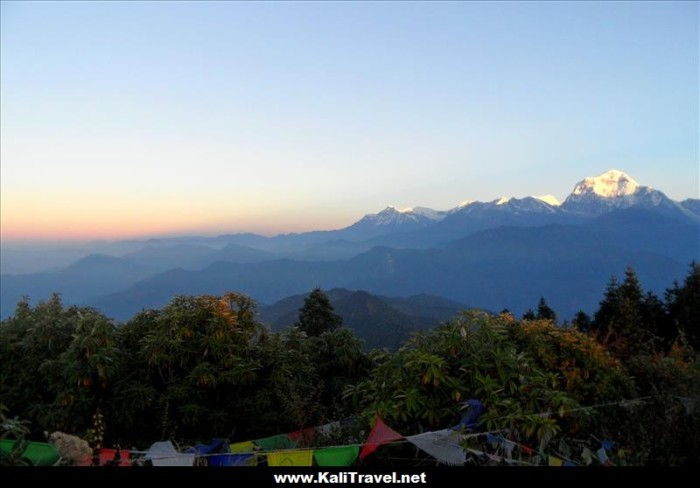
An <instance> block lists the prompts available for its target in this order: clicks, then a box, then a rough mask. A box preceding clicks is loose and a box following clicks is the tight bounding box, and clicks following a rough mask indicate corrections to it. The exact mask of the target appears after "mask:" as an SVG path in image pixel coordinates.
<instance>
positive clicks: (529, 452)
mask: <svg viewBox="0 0 700 488" xmlns="http://www.w3.org/2000/svg"><path fill="white" fill-rule="evenodd" d="M520 449H522V450H523V452H524V453H525V454H527V455H528V456H532V448H529V447H527V446H523V445H521V446H520Z"/></svg>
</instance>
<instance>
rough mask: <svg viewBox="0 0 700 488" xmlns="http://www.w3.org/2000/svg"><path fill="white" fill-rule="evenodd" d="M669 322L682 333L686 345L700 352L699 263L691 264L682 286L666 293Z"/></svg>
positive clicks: (675, 286) (677, 286)
mask: <svg viewBox="0 0 700 488" xmlns="http://www.w3.org/2000/svg"><path fill="white" fill-rule="evenodd" d="M666 303H667V305H666V306H667V308H668V312H669V322H670V326H672V327H673V328H674V329H676V330H677V331H679V332H681V333H683V335H684V336H685V338H686V340H687V341H688V344H690V346H692V347H693V349H695V351H696V352H697V351H700V263H696V262H693V263H692V264H691V265H690V272H689V273H688V276H686V278H685V281H684V282H683V286H679V285H678V283H676V284H675V285H674V287H673V288H672V289H670V290H667V291H666Z"/></svg>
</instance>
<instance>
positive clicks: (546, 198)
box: [532, 195, 561, 207]
mask: <svg viewBox="0 0 700 488" xmlns="http://www.w3.org/2000/svg"><path fill="white" fill-rule="evenodd" d="M532 198H536V199H537V200H540V201H541V202H544V203H546V204H548V205H551V206H552V207H558V206H559V205H561V203H560V202H559V200H557V197H555V196H554V195H539V196H535V197H532Z"/></svg>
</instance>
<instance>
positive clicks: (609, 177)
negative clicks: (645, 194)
mask: <svg viewBox="0 0 700 488" xmlns="http://www.w3.org/2000/svg"><path fill="white" fill-rule="evenodd" d="M639 188H640V185H639V183H637V182H636V181H635V180H634V179H632V178H631V177H630V176H628V175H627V174H625V173H623V172H622V171H620V170H617V169H611V170H609V171H606V172H605V173H603V174H601V175H598V176H592V177H589V178H586V179H585V180H583V181H580V182H579V183H578V184H577V185H576V186H575V187H574V191H573V192H572V195H586V194H595V195H598V196H601V197H604V198H616V197H623V196H628V195H632V194H634V193H635V192H636V191H637V189H639Z"/></svg>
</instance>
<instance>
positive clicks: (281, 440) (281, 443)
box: [253, 434, 297, 451]
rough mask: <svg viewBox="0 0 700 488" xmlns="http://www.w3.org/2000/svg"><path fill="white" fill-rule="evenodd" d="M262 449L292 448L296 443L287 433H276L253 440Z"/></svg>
mask: <svg viewBox="0 0 700 488" xmlns="http://www.w3.org/2000/svg"><path fill="white" fill-rule="evenodd" d="M253 442H254V443H255V444H256V445H258V446H260V448H261V449H263V450H264V451H277V450H279V449H293V448H295V447H296V446H297V445H296V443H295V442H294V441H293V440H291V439H290V438H289V436H288V435H287V434H278V435H273V436H270V437H263V438H262V439H255V440H254V441H253Z"/></svg>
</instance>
